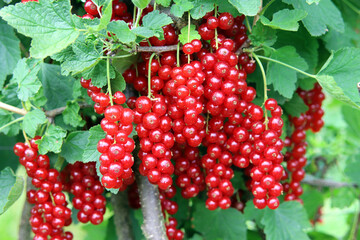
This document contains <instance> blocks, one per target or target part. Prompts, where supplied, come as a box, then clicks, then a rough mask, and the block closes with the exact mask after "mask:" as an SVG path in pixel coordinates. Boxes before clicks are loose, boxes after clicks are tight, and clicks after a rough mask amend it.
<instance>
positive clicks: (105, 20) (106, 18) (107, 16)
mask: <svg viewBox="0 0 360 240" xmlns="http://www.w3.org/2000/svg"><path fill="white" fill-rule="evenodd" d="M105 5H106V6H105ZM112 7H113V6H112V1H111V0H106V3H104V4H103V8H102V9H103V11H102V14H101V18H100V24H99V25H98V26H97V29H96V31H100V30H103V29H106V26H107V25H108V24H109V23H110V20H111V16H112ZM104 9H105V10H104Z"/></svg>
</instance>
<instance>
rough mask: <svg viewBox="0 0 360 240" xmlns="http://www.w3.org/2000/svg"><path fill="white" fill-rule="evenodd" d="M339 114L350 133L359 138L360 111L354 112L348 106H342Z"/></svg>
mask: <svg viewBox="0 0 360 240" xmlns="http://www.w3.org/2000/svg"><path fill="white" fill-rule="evenodd" d="M341 112H342V115H343V119H344V120H345V122H346V123H347V124H348V126H349V129H350V132H352V133H354V135H355V136H358V137H360V111H354V108H352V107H350V106H349V105H343V106H342V107H341Z"/></svg>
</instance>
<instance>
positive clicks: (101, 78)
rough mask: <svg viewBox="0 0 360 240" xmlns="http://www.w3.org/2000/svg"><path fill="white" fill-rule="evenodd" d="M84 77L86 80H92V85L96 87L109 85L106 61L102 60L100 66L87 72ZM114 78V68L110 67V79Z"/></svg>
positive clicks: (97, 65)
mask: <svg viewBox="0 0 360 240" xmlns="http://www.w3.org/2000/svg"><path fill="white" fill-rule="evenodd" d="M82 76H83V77H84V78H85V79H90V78H91V83H92V84H93V85H94V86H96V87H103V86H105V85H107V73H106V60H101V61H100V62H99V63H98V64H96V65H95V66H93V67H92V68H90V69H89V70H87V71H85V72H84V73H83V74H82ZM114 77H115V71H114V68H113V67H112V66H110V78H114Z"/></svg>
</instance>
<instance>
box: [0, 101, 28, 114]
mask: <svg viewBox="0 0 360 240" xmlns="http://www.w3.org/2000/svg"><path fill="white" fill-rule="evenodd" d="M0 108H2V109H5V110H7V111H10V112H14V113H17V114H20V115H26V113H27V111H26V110H25V109H21V108H17V107H14V106H11V105H9V104H6V103H3V102H0Z"/></svg>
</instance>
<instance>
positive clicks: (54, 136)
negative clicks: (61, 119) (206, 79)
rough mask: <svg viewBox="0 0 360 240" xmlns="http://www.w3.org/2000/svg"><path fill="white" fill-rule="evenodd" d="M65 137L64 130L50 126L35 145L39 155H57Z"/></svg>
mask: <svg viewBox="0 0 360 240" xmlns="http://www.w3.org/2000/svg"><path fill="white" fill-rule="evenodd" d="M65 136H66V131H65V130H64V129H62V128H61V127H59V126H55V125H50V126H49V127H48V129H47V130H46V132H45V134H44V136H43V137H42V138H41V139H40V140H37V141H36V143H37V144H38V145H39V153H40V154H46V153H48V152H54V153H59V152H60V150H61V146H62V144H63V141H64V138H65Z"/></svg>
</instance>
